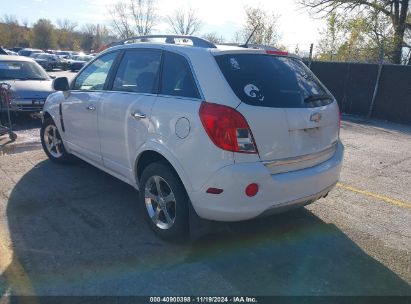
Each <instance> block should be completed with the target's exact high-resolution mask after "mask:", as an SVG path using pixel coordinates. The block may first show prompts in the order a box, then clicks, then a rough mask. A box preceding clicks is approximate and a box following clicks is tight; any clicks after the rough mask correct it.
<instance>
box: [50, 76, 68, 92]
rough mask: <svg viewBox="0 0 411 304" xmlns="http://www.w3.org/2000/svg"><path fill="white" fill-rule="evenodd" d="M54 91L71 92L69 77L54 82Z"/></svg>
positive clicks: (59, 78)
mask: <svg viewBox="0 0 411 304" xmlns="http://www.w3.org/2000/svg"><path fill="white" fill-rule="evenodd" d="M53 89H54V90H55V91H68V90H70V86H69V82H68V79H67V77H58V78H56V79H54V80H53Z"/></svg>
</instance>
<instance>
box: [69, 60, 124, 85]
mask: <svg viewBox="0 0 411 304" xmlns="http://www.w3.org/2000/svg"><path fill="white" fill-rule="evenodd" d="M116 56H117V52H113V53H109V54H106V55H103V56H101V57H100V58H98V59H97V60H95V61H94V62H93V63H92V64H90V65H89V66H88V67H86V68H85V69H84V70H83V71H82V72H81V73H80V75H78V76H77V78H76V80H75V83H74V86H73V90H83V91H88V90H102V89H103V87H104V83H105V82H106V79H107V75H108V72H109V71H110V68H111V66H112V65H113V62H114V60H115V59H116Z"/></svg>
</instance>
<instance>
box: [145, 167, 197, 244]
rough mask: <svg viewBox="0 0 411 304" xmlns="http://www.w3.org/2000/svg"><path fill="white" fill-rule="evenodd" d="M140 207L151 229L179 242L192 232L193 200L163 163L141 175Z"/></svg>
mask: <svg viewBox="0 0 411 304" xmlns="http://www.w3.org/2000/svg"><path fill="white" fill-rule="evenodd" d="M139 200H140V207H141V210H142V212H143V213H144V217H145V219H146V221H147V222H148V224H149V226H150V227H151V229H152V230H153V231H154V232H155V233H156V234H157V235H159V236H160V237H161V238H163V239H165V240H168V241H176V240H180V239H182V238H184V237H185V236H186V235H187V232H188V204H189V203H190V202H189V199H188V196H187V193H186V191H185V188H184V185H183V184H182V182H181V181H180V179H179V177H178V176H177V174H176V173H175V172H174V171H173V170H172V169H171V168H170V166H168V165H167V164H165V163H163V162H158V163H152V164H150V165H148V166H147V167H146V168H145V169H144V171H143V174H142V175H141V179H140V193H139Z"/></svg>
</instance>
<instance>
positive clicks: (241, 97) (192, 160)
mask: <svg viewBox="0 0 411 304" xmlns="http://www.w3.org/2000/svg"><path fill="white" fill-rule="evenodd" d="M160 38H164V39H165V43H160V42H159V41H158V40H159V39H160ZM138 39H141V37H138V38H133V41H131V42H130V40H128V42H127V43H123V44H121V45H118V46H115V47H112V48H110V49H108V50H106V51H104V52H103V53H101V54H100V55H99V56H97V57H96V58H95V59H94V60H93V61H91V62H90V63H88V64H87V65H86V66H85V67H84V68H83V69H82V70H81V71H80V72H79V73H78V75H77V76H76V77H75V78H74V80H73V81H72V82H71V84H70V85H69V83H68V80H67V78H57V79H55V80H54V89H55V90H57V91H59V92H56V93H54V94H52V95H50V97H49V98H48V99H47V101H46V104H45V106H44V109H43V126H42V129H41V140H42V144H43V148H44V151H45V152H46V154H47V155H48V157H49V158H50V159H51V160H53V161H55V162H67V161H69V160H70V158H71V156H72V155H75V156H77V157H79V158H81V159H83V160H85V161H87V162H89V163H91V164H92V165H94V166H96V167H98V168H100V169H101V170H103V171H106V172H108V173H109V174H111V175H113V176H115V177H117V178H119V179H121V180H123V181H125V182H126V183H129V184H130V185H132V186H134V187H135V188H136V189H138V190H139V195H140V200H139V203H140V204H141V207H142V210H143V212H144V213H145V215H146V218H147V220H148V223H149V224H150V226H151V227H152V228H153V229H154V231H156V232H157V233H158V234H159V235H160V236H162V237H164V238H175V237H177V236H181V235H183V234H184V233H185V232H186V231H187V229H188V217H189V214H190V211H189V210H191V211H193V210H194V211H195V213H196V214H197V215H198V216H200V217H201V218H204V219H209V220H216V221H241V220H248V219H251V218H255V217H258V216H261V215H267V214H270V213H273V212H278V211H284V210H286V209H289V208H294V207H300V206H304V205H307V204H309V203H312V202H314V201H315V200H317V199H319V198H321V197H324V196H326V195H327V194H328V192H329V191H330V190H331V189H332V188H333V186H334V185H335V184H336V183H337V181H338V179H339V175H340V170H341V165H342V159H343V150H344V148H343V145H342V144H341V142H340V140H339V122H340V116H339V109H338V105H337V102H336V101H335V99H334V98H333V96H332V95H331V94H330V92H329V91H328V90H327V89H326V88H325V87H324V86H323V85H322V84H321V83H320V81H319V80H318V79H317V78H316V77H315V76H314V75H313V73H312V72H311V71H310V70H309V69H308V68H307V67H306V66H305V65H304V64H303V63H302V62H301V60H299V59H298V58H294V57H292V56H289V55H288V54H286V53H283V52H279V51H272V50H271V51H265V50H261V49H260V50H258V49H249V48H245V47H233V46H215V45H213V44H211V43H209V42H207V41H205V40H202V39H200V38H196V37H181V36H149V37H143V39H142V41H144V42H136V41H137V40H138ZM188 41H189V42H190V44H188V43H187V42H188ZM178 42H182V44H183V45H181V44H178ZM191 206H192V207H193V208H192V207H191Z"/></svg>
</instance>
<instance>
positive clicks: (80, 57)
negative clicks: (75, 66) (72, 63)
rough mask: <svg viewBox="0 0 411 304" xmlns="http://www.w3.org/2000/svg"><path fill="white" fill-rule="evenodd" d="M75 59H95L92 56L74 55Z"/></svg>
mask: <svg viewBox="0 0 411 304" xmlns="http://www.w3.org/2000/svg"><path fill="white" fill-rule="evenodd" d="M73 59H74V60H78V61H90V60H91V59H93V57H92V56H74V57H73Z"/></svg>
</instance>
